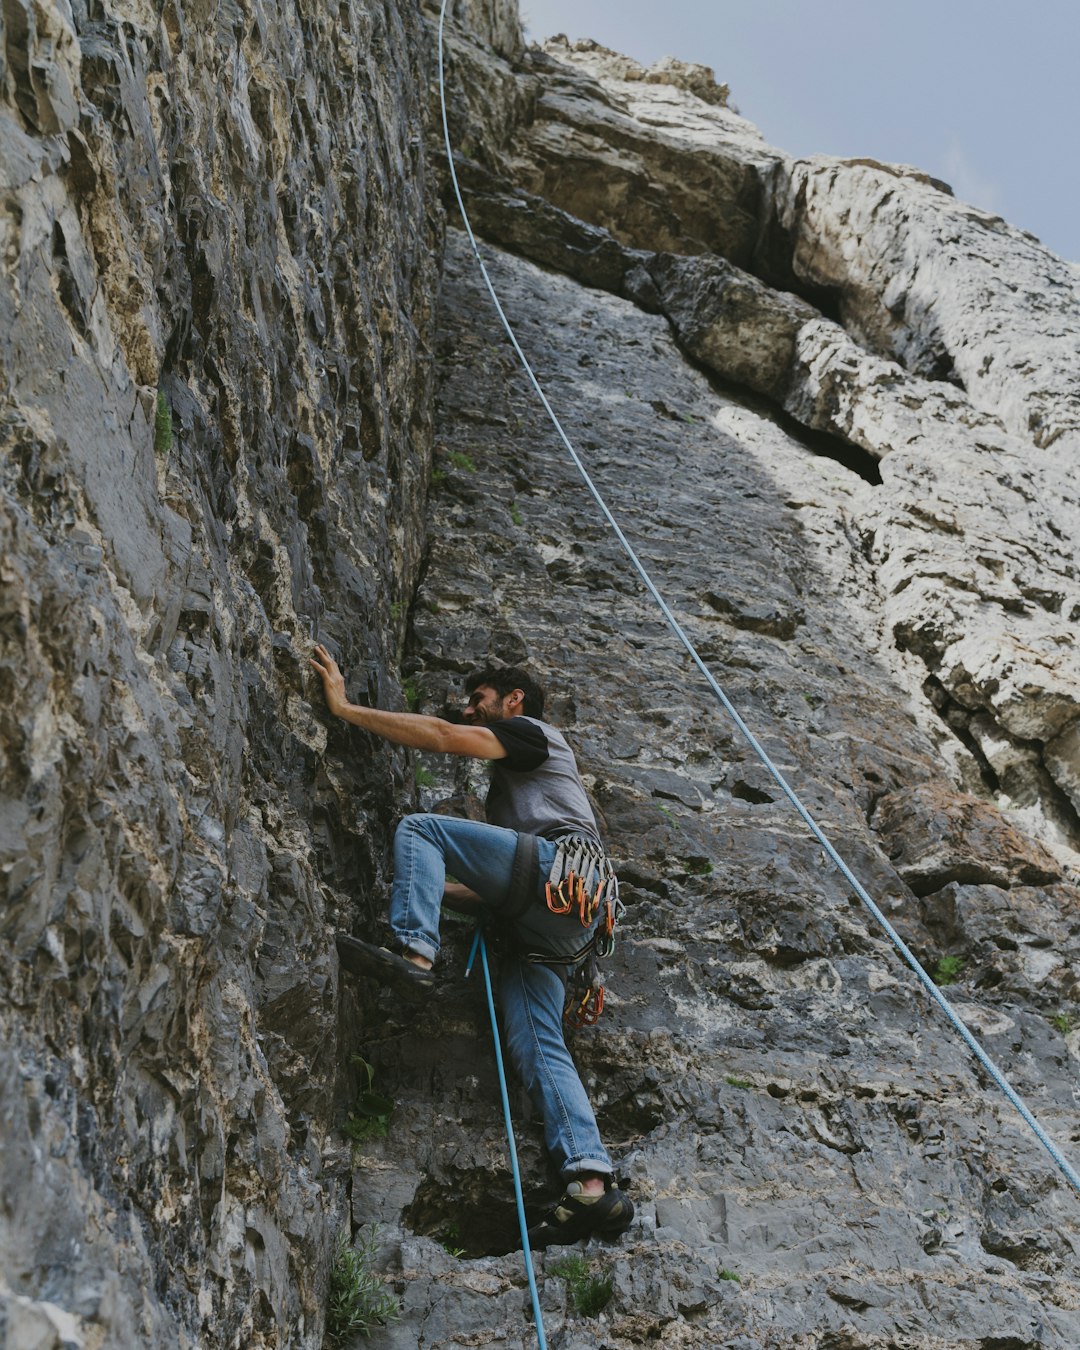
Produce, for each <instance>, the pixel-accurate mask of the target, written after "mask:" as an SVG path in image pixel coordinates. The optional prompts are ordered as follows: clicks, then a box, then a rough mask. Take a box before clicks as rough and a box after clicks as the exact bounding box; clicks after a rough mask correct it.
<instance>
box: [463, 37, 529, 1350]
mask: <svg viewBox="0 0 1080 1350" xmlns="http://www.w3.org/2000/svg"><path fill="white" fill-rule="evenodd" d="M441 31H442V30H441V28H440V35H441ZM477 951H479V953H480V964H481V966H482V967H483V971H484V990H485V992H486V993H487V1004H488V1015H489V1016H490V1018H491V1035H492V1038H493V1039H494V1042H495V1065H496V1067H497V1069H498V1071H499V1093H500V1094H501V1096H502V1109H503V1122H504V1123H505V1125H506V1140H507V1144H508V1145H509V1148H510V1171H511V1173H512V1174H513V1177H514V1199H515V1201H516V1202H517V1216H518V1227H519V1228H520V1229H521V1250H522V1252H523V1253H524V1256H525V1274H526V1276H527V1277H528V1280H529V1297H530V1298H531V1299H532V1309H533V1319H534V1320H535V1323H536V1340H537V1344H538V1345H539V1347H540V1350H547V1340H546V1339H545V1337H544V1315H543V1313H542V1312H541V1311H540V1295H539V1293H538V1292H537V1288H536V1272H535V1271H534V1270H533V1259H532V1248H531V1247H530V1246H529V1225H528V1222H527V1221H526V1218H525V1196H524V1195H523V1193H522V1190H521V1169H520V1167H519V1166H518V1156H517V1143H516V1142H515V1140H514V1122H513V1119H512V1118H511V1115H510V1096H509V1093H508V1092H507V1090H506V1069H505V1068H504V1067H503V1057H502V1041H501V1040H500V1038H499V1019H498V1018H497V1017H496V1015H495V996H494V994H493V993H492V991H491V969H490V967H489V966H488V957H487V943H486V942H485V941H484V930H483V928H481V927H480V926H479V925H477V929H476V936H475V937H474V938H473V945H472V951H471V952H470V953H469V963H468V965H467V966H466V967H465V978H466V979H468V978H469V975H470V973H471V971H472V968H473V962H474V961H475V959H476V953H477Z"/></svg>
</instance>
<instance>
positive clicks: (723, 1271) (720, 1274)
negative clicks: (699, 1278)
mask: <svg viewBox="0 0 1080 1350" xmlns="http://www.w3.org/2000/svg"><path fill="white" fill-rule="evenodd" d="M716 1278H717V1279H718V1280H734V1281H735V1283H736V1284H738V1283H739V1277H738V1275H737V1274H736V1273H735V1271H733V1270H728V1268H727V1266H721V1267H720V1269H719V1270H718V1271H717V1272H716Z"/></svg>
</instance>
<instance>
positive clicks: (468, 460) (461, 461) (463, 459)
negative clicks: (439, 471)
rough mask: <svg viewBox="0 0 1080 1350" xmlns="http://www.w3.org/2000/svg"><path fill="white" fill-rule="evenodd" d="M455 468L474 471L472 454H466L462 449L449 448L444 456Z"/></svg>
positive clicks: (468, 471)
mask: <svg viewBox="0 0 1080 1350" xmlns="http://www.w3.org/2000/svg"><path fill="white" fill-rule="evenodd" d="M446 458H447V459H448V460H449V461H450V463H451V464H452V465H453V466H454V468H455V469H464V470H465V471H466V473H475V472H476V464H475V463H474V462H473V459H472V456H471V455H467V454H466V453H465V451H464V450H451V451H450V453H449V454H448V455H447V457H446Z"/></svg>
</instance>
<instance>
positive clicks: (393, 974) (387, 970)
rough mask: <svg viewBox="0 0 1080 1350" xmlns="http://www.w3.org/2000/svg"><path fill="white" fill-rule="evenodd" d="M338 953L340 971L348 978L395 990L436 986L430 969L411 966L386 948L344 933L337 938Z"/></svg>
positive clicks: (411, 964) (406, 960)
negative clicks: (375, 982) (360, 978)
mask: <svg viewBox="0 0 1080 1350" xmlns="http://www.w3.org/2000/svg"><path fill="white" fill-rule="evenodd" d="M337 953H338V960H339V961H340V962H341V965H342V969H343V970H347V971H348V972H349V974H350V975H365V976H367V977H369V978H370V979H373V980H378V981H379V982H380V984H391V985H393V986H394V988H395V989H408V990H421V989H430V988H431V987H432V986H433V985H434V984H435V975H434V973H433V972H432V971H431V970H430V969H428V970H425V969H424V968H423V967H422V966H418V965H414V963H413V962H412V961H410V960H408V958H407V957H404V956H399V955H398V954H397V953H396V952H392V951H390V950H389V948H387V947H376V946H375V944H374V943H373V942H362V941H361V940H360V938H354V937H350V936H349V935H348V934H347V933H339V934H338V935H337Z"/></svg>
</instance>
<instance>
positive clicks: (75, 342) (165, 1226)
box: [0, 0, 441, 1350]
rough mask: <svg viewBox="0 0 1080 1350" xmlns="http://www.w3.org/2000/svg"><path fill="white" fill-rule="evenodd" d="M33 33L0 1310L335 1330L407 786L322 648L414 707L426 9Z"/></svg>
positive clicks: (173, 1328) (2, 312)
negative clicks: (370, 997) (401, 682)
mask: <svg viewBox="0 0 1080 1350" xmlns="http://www.w3.org/2000/svg"><path fill="white" fill-rule="evenodd" d="M3 25H4V28H3V43H2V44H0V46H2V51H3V61H2V64H0V91H2V106H0V146H2V151H0V175H2V212H0V214H2V221H3V224H2V230H3V239H4V247H3V263H2V279H0V363H2V367H3V388H4V397H3V402H2V408H0V428H2V449H0V472H2V478H3V507H2V511H0V558H2V564H0V587H2V614H3V619H2V625H0V634H2V637H0V643H2V646H0V679H2V682H3V698H2V710H0V745H2V753H3V779H2V782H3V805H2V807H0V820H2V822H3V824H2V833H0V850H2V860H0V874H2V876H3V884H4V901H5V903H4V909H3V921H2V923H3V926H2V930H0V988H2V991H3V993H2V1003H0V1027H2V1034H0V1045H2V1047H3V1048H2V1050H0V1078H2V1082H3V1087H2V1090H0V1100H2V1103H3V1105H2V1117H3V1123H2V1126H0V1136H2V1139H3V1146H2V1150H0V1191H2V1193H3V1196H4V1202H3V1206H2V1207H0V1327H3V1328H4V1330H3V1331H0V1341H3V1342H4V1344H5V1345H11V1346H12V1347H22V1346H30V1345H33V1346H52V1345H54V1344H55V1345H59V1344H61V1342H62V1343H63V1344H64V1345H65V1346H109V1347H124V1350H130V1347H132V1346H136V1345H146V1346H151V1345H153V1346H157V1345H160V1346H170V1347H173V1346H176V1345H200V1346H244V1347H247V1346H255V1345H267V1346H269V1345H295V1346H300V1345H319V1344H321V1341H322V1325H323V1317H324V1303H325V1285H326V1279H327V1273H328V1269H329V1265H330V1255H331V1249H332V1247H333V1243H334V1240H335V1237H336V1235H337V1232H338V1229H339V1227H340V1225H341V1221H342V1220H341V1214H340V1190H339V1187H338V1185H337V1183H336V1181H335V1179H334V1177H333V1176H331V1175H329V1174H327V1173H326V1171H325V1169H324V1165H323V1149H324V1142H325V1139H326V1137H327V1131H328V1129H329V1127H330V1125H331V1120H332V1117H333V1101H334V1091H335V1084H336V1083H337V1081H338V1078H339V1074H340V1073H341V1071H342V1068H343V1066H345V1067H346V1068H347V1052H342V1051H341V1049H340V1045H341V1044H342V1041H341V1035H342V1031H341V1029H340V1028H339V1025H338V1012H337V1003H336V999H335V991H336V983H337V970H336V958H334V956H333V955H332V952H333V947H332V941H331V933H332V929H333V927H334V926H335V923H336V922H337V921H339V919H340V921H341V922H344V919H343V918H341V916H339V914H338V909H339V908H341V909H342V910H344V907H345V906H348V907H349V912H355V907H356V906H359V907H360V908H363V907H364V905H365V904H366V903H367V902H368V900H369V898H370V896H371V894H372V891H373V888H374V887H375V886H376V885H377V882H378V879H379V878H380V877H381V875H382V874H383V871H384V868H385V852H386V839H387V830H388V828H389V826H390V824H391V821H392V818H393V816H394V814H395V810H396V808H397V806H398V804H399V803H401V802H408V800H409V799H410V796H411V784H408V783H406V782H405V781H404V780H403V778H402V776H401V766H400V764H399V762H398V761H397V760H396V759H395V758H394V757H393V756H392V755H390V754H388V753H386V752H384V751H383V750H381V749H379V748H378V747H374V746H372V747H368V750H367V753H366V754H363V755H361V756H359V757H357V758H355V759H352V760H348V759H346V758H345V757H343V756H342V754H341V753H340V749H341V748H342V747H343V746H344V744H345V738H344V737H343V736H342V734H341V733H340V732H339V731H338V730H336V729H334V728H329V727H328V726H327V725H326V722H325V719H323V718H322V717H321V716H320V714H319V713H318V711H317V710H313V708H312V706H311V703H310V699H309V694H310V689H309V687H308V683H307V682H306V681H305V679H304V678H303V675H302V666H301V664H300V662H301V659H302V656H303V655H304V654H305V652H306V650H307V649H308V647H309V645H310V640H311V639H312V637H315V636H318V637H319V638H321V639H322V640H323V641H326V642H328V643H330V645H331V646H333V647H334V649H335V650H338V651H340V653H341V654H342V659H343V660H344V661H345V662H346V664H347V665H348V666H349V668H350V669H351V671H352V672H353V673H354V676H355V688H356V692H357V693H358V695H360V696H368V697H371V698H372V699H379V700H381V701H384V702H393V701H394V700H396V699H398V698H399V697H400V691H399V687H398V683H397V679H398V676H397V652H398V647H399V644H400V642H401V639H402V635H403V629H404V622H405V619H404V615H405V612H406V610H407V608H408V604H409V599H410V596H411V591H412V585H413V582H414V579H415V576H416V570H417V566H418V562H419V558H420V549H421V508H422V502H423V499H424V494H425V491H426V479H427V471H428V461H429V457H430V447H431V405H430V386H431V372H432V357H431V340H432V321H433V304H434V294H435V288H436V279H437V268H438V255H439V249H440V237H441V224H440V219H441V216H440V212H439V208H438V206H437V203H435V202H434V201H433V199H432V197H431V195H430V193H429V192H428V190H427V187H426V181H427V179H426V174H427V170H426V166H425V147H424V140H423V134H422V132H423V122H424V116H425V105H426V97H427V79H428V76H429V72H430V65H429V61H430V50H429V46H428V41H427V33H426V30H424V29H423V28H422V26H421V24H420V21H419V18H418V16H417V15H416V14H415V13H414V12H413V10H412V8H411V7H409V6H398V5H396V4H393V3H386V4H384V3H380V2H379V0H374V2H373V3H370V4H369V3H363V2H362V0H356V2H355V3H345V4H342V5H340V6H335V7H334V8H333V10H329V9H326V8H319V7H316V8H314V9H312V8H311V7H305V6H292V5H286V6H283V7H282V6H276V5H263V4H260V3H255V4H252V5H243V6H234V5H228V4H220V5H219V4H207V5H188V6H180V5H174V4H172V3H169V4H167V5H166V6H165V7H164V9H163V10H159V9H158V8H154V7H146V6H141V7H140V6H138V5H136V6H116V5H112V4H109V3H105V4H97V3H94V4H91V5H85V4H79V3H77V4H76V5H75V6H74V8H70V7H69V6H68V5H67V3H66V0H62V2H61V3H58V4H55V5H38V4H33V5H31V4H25V5H24V4H20V3H19V2H18V0H16V2H15V3H13V4H11V5H6V6H5V7H4V15H3ZM328 745H330V746H333V747H335V748H336V749H335V752H334V753H332V754H331V756H330V757H329V759H327V760H324V753H325V751H326V749H327V746H328ZM345 1043H346V1044H347V1034H346V1041H345Z"/></svg>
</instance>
